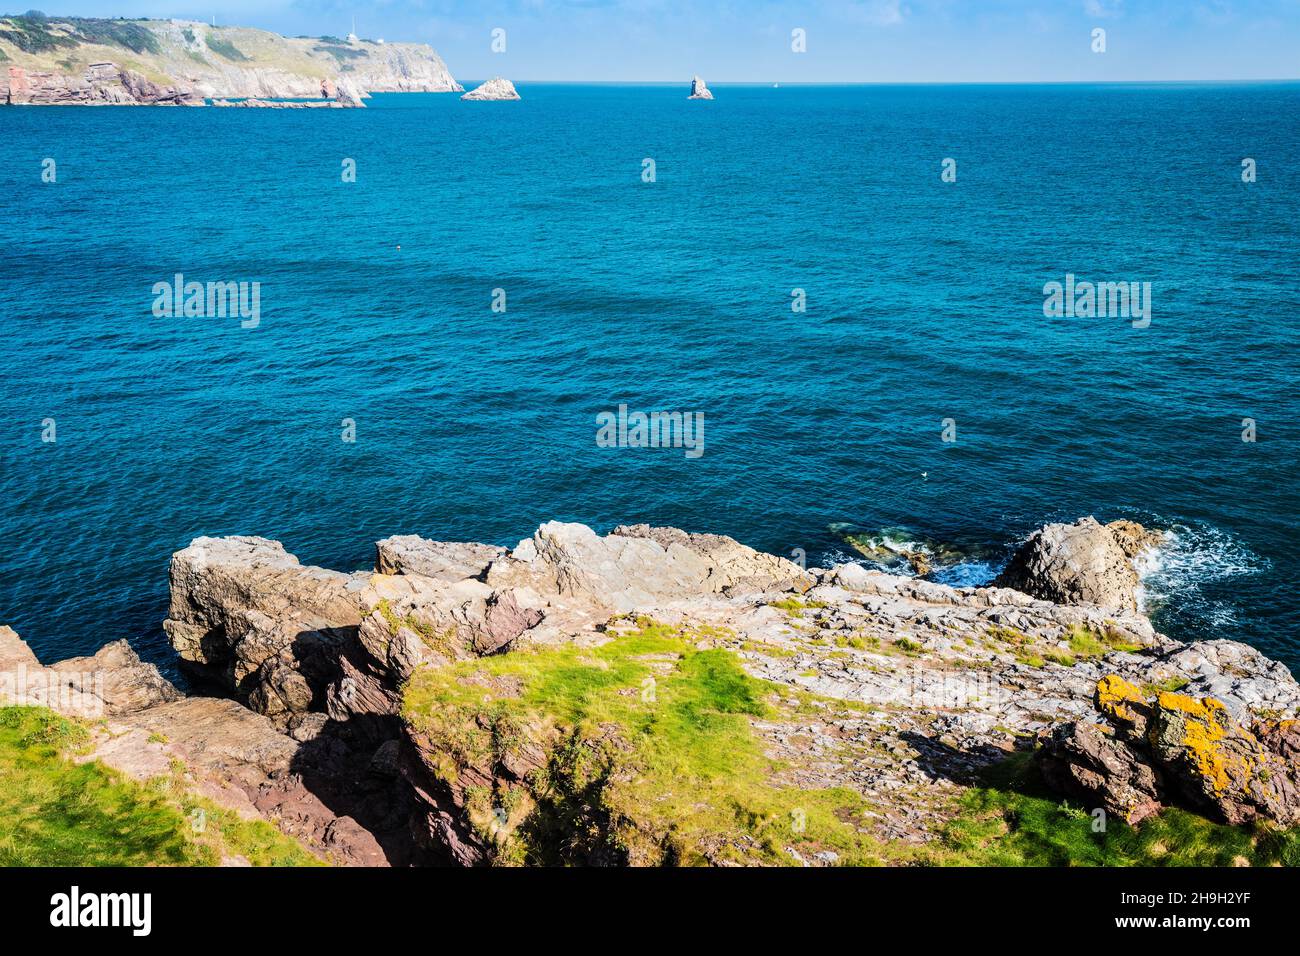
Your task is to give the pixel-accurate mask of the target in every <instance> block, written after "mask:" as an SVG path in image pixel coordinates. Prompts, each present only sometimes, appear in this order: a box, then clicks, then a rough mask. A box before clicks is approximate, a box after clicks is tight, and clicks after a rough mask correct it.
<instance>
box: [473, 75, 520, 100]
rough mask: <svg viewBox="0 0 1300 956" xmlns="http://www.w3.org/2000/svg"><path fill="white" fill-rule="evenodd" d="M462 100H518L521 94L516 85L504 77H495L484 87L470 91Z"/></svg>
mask: <svg viewBox="0 0 1300 956" xmlns="http://www.w3.org/2000/svg"><path fill="white" fill-rule="evenodd" d="M461 99H462V100H517V99H519V92H518V91H517V90H516V89H515V85H514V84H513V83H511V82H510V81H509V80H507V79H505V78H504V77H500V76H495V77H493V78H492V79H490V80H488V81H487V82H486V83H484V84H483V85H482V86H479V87H476V88H475V89H472V90H470V91H469V92H468V93H466V94H465V95H464V96H462V97H461Z"/></svg>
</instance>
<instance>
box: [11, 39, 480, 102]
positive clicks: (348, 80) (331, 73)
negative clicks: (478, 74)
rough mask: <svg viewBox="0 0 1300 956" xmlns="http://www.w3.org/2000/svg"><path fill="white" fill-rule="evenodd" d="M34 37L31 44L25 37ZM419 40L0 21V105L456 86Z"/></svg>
mask: <svg viewBox="0 0 1300 956" xmlns="http://www.w3.org/2000/svg"><path fill="white" fill-rule="evenodd" d="M33 38H39V40H40V42H39V43H36V42H33ZM460 90H461V86H460V85H459V84H458V83H457V82H456V81H455V80H454V79H453V78H452V76H451V74H450V73H449V72H448V70H447V67H446V64H444V63H443V61H442V59H441V58H440V57H439V56H438V54H436V53H435V52H434V51H433V50H432V49H430V48H429V47H428V46H425V45H424V44H414V43H374V42H371V41H368V40H354V41H352V42H344V41H340V40H335V39H331V38H310V37H293V38H290V37H282V36H279V35H278V34H274V33H269V32H267V31H264V30H254V29H251V28H247V27H213V26H210V25H209V24H206V23H200V22H195V21H184V20H138V21H130V20H112V21H107V20H84V19H79V18H71V17H68V18H60V17H53V18H49V19H47V20H40V21H36V20H34V19H32V18H25V17H24V18H14V17H7V18H6V17H0V103H7V104H11V105H71V104H76V105H173V104H179V105H202V104H203V103H204V102H205V101H206V100H218V101H220V105H225V106H232V105H233V106H252V107H267V106H275V107H277V108H304V106H305V105H306V104H303V103H296V104H295V103H291V102H287V101H292V100H308V99H311V100H317V101H318V102H316V103H314V104H312V105H316V106H331V105H338V106H360V105H362V104H361V101H362V99H363V98H364V97H365V96H367V95H369V93H371V92H415V91H420V92H453V91H454V92H459V91H460Z"/></svg>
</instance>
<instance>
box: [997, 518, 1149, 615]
mask: <svg viewBox="0 0 1300 956" xmlns="http://www.w3.org/2000/svg"><path fill="white" fill-rule="evenodd" d="M1158 540H1159V538H1158V536H1157V535H1156V534H1155V533H1154V532H1149V531H1147V529H1145V528H1143V527H1142V526H1141V525H1139V524H1137V523H1136V522H1132V521H1121V522H1115V523H1114V524H1111V525H1102V524H1100V523H1099V522H1098V521H1097V519H1096V518H1092V517H1088V518H1080V519H1079V520H1078V521H1076V522H1075V523H1074V524H1049V525H1046V526H1045V527H1043V528H1041V529H1039V530H1038V531H1035V532H1034V533H1033V534H1032V535H1030V536H1029V539H1028V540H1027V541H1026V542H1025V543H1024V544H1023V545H1021V546H1020V548H1019V550H1017V551H1016V553H1015V554H1014V555H1013V556H1012V558H1011V561H1010V562H1009V563H1008V564H1007V567H1006V569H1005V570H1004V571H1003V572H1002V573H1001V574H1000V575H999V576H998V578H997V581H996V582H995V583H996V584H997V585H998V586H1000V587H1007V588H1014V589H1016V590H1017V591H1023V592H1025V593H1026V594H1030V595H1033V596H1034V597H1039V598H1043V599H1044V600H1048V601H1054V602H1056V603H1060V604H1095V605H1097V606H1099V607H1105V608H1111V609H1113V610H1127V611H1131V610H1136V608H1137V589H1138V583H1139V582H1138V574H1137V571H1136V570H1135V568H1134V566H1133V560H1132V559H1133V558H1134V557H1136V556H1137V555H1138V554H1140V553H1141V552H1142V551H1143V550H1145V549H1146V548H1148V547H1151V546H1154V544H1155V543H1156V542H1158Z"/></svg>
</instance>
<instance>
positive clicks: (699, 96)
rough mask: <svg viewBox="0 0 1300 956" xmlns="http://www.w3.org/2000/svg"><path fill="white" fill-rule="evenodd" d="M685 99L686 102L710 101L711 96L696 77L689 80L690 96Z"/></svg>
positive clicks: (702, 82)
mask: <svg viewBox="0 0 1300 956" xmlns="http://www.w3.org/2000/svg"><path fill="white" fill-rule="evenodd" d="M686 98H687V99H688V100H711V99H713V94H712V93H711V92H709V88H708V87H707V86H705V85H704V81H703V80H702V79H700V78H699V77H698V76H696V77H693V78H692V79H691V95H690V96H688V97H686Z"/></svg>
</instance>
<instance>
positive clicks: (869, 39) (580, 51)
mask: <svg viewBox="0 0 1300 956" xmlns="http://www.w3.org/2000/svg"><path fill="white" fill-rule="evenodd" d="M45 2H46V3H49V4H51V5H50V6H48V7H45V8H44V9H46V12H47V13H59V14H79V15H85V16H152V17H186V18H191V19H202V20H209V19H210V18H211V17H212V16H213V15H215V16H216V17H217V22H218V23H237V24H241V25H246V26H256V27H263V28H265V29H270V30H275V31H278V32H281V33H288V34H310V35H319V34H322V33H326V34H337V35H340V36H342V35H343V34H346V33H347V32H348V30H349V28H350V25H351V18H352V16H353V15H355V16H356V20H357V32H358V33H359V34H361V35H362V36H365V37H384V38H385V39H388V40H409V41H420V42H426V43H429V44H431V45H432V46H433V47H434V48H435V49H437V50H438V52H439V53H441V54H442V55H443V57H444V58H445V59H446V60H447V63H448V66H449V67H450V68H451V71H452V73H453V74H454V75H455V76H457V77H458V78H461V77H463V78H466V79H479V78H483V77H486V76H492V75H497V74H500V75H503V76H507V77H510V78H511V79H514V80H665V81H678V82H680V81H682V79H683V78H686V79H689V77H690V76H691V74H693V73H699V74H701V75H703V76H704V77H705V78H706V79H707V80H708V81H709V82H710V83H715V82H728V81H731V82H738V81H744V82H750V81H758V82H768V81H772V82H775V81H782V82H951V81H963V82H982V81H987V82H1008V81H1010V82H1014V81H1077V80H1083V81H1089V80H1198V79H1199V80H1223V79H1281V78H1288V79H1289V78H1295V77H1297V76H1300V0H806V2H801V3H800V2H783V0H695V2H686V0H61V2H60V3H59V5H57V6H54V5H52V4H53V3H54V0H45ZM40 3H41V0H36V2H35V4H33V5H39V4H40ZM18 9H22V8H15V12H17V10H18ZM497 27H499V28H502V29H504V30H505V31H506V52H505V53H493V52H492V51H491V48H490V44H491V31H492V30H493V29H494V28H497ZM1097 27H1100V28H1102V29H1104V30H1106V52H1105V53H1101V54H1098V53H1094V52H1093V51H1092V49H1091V44H1092V31H1093V29H1094V28H1097ZM795 28H801V29H803V30H805V31H806V35H807V52H805V53H794V52H792V51H791V49H790V45H791V31H792V30H793V29H795Z"/></svg>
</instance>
